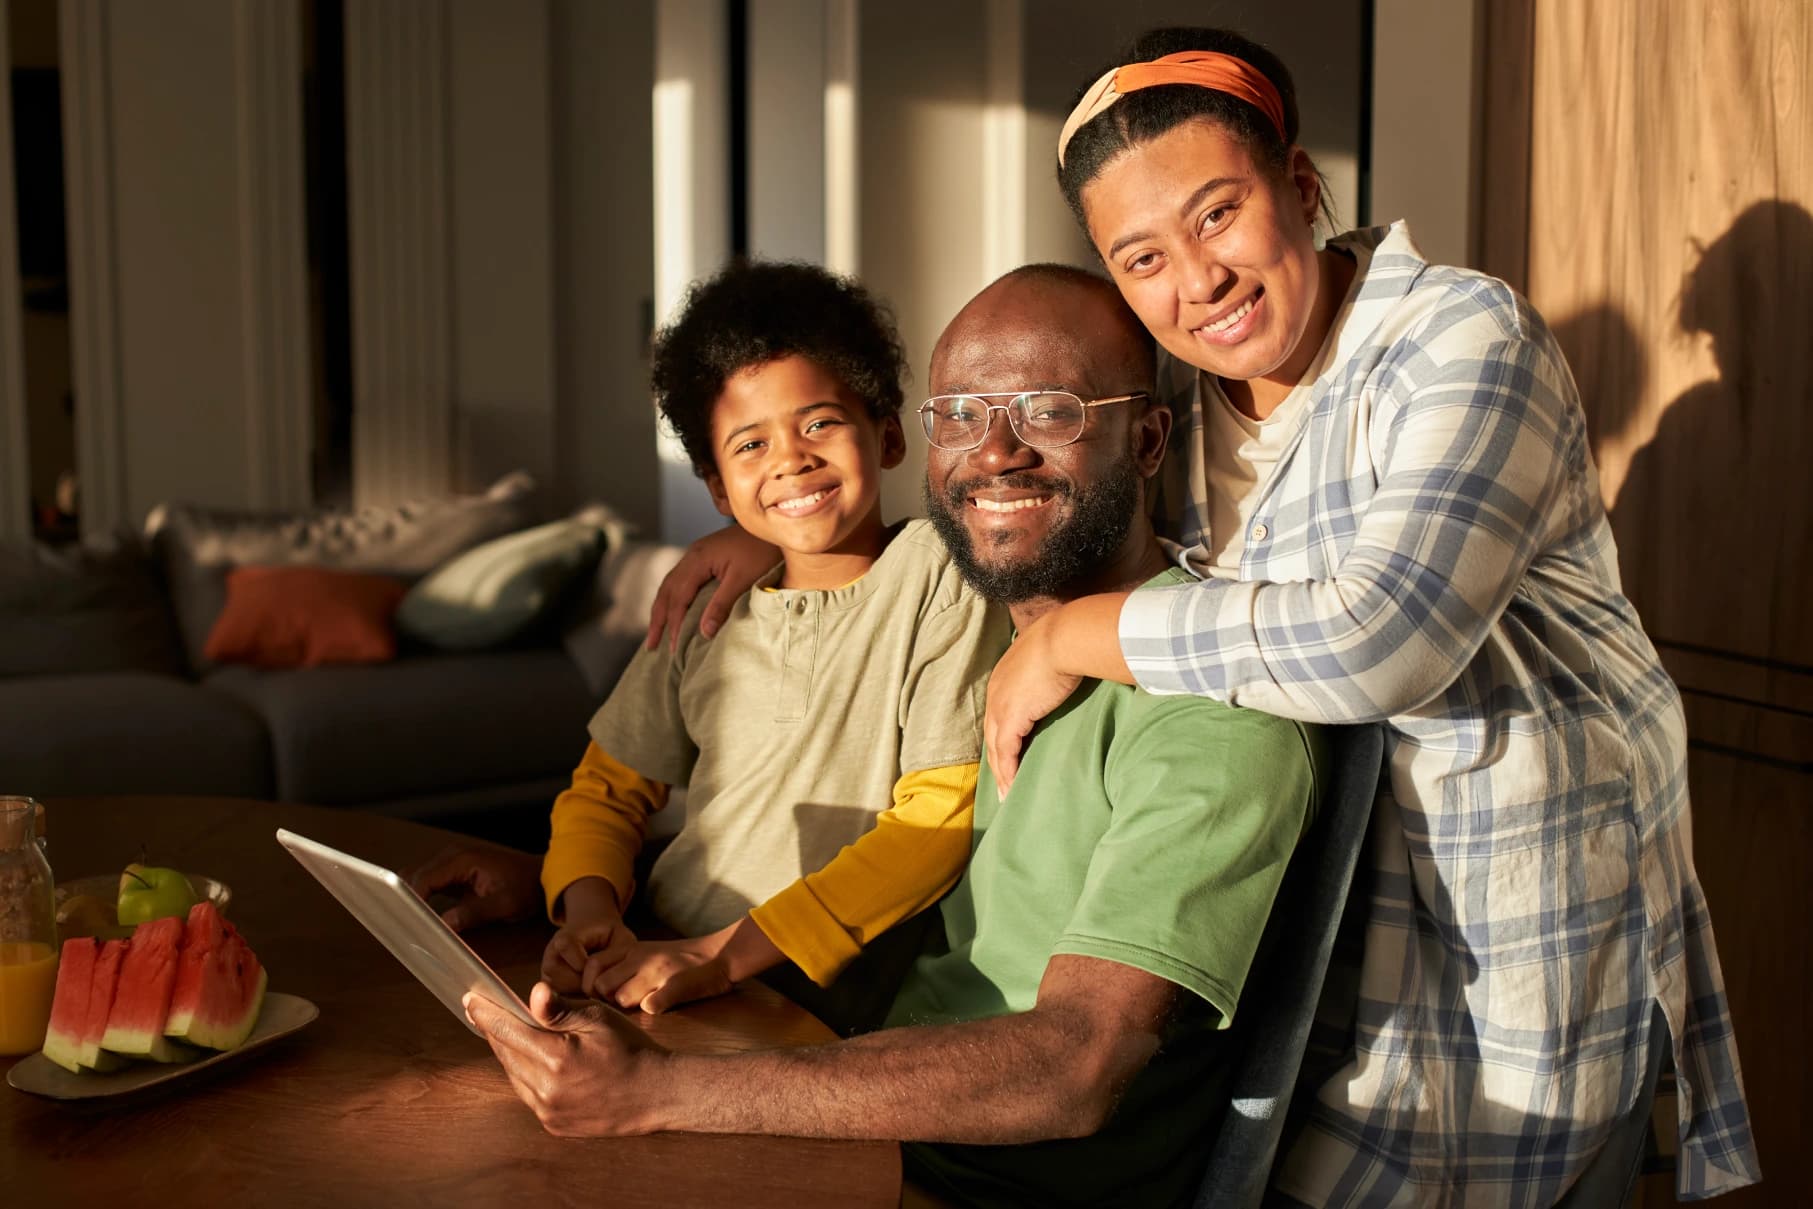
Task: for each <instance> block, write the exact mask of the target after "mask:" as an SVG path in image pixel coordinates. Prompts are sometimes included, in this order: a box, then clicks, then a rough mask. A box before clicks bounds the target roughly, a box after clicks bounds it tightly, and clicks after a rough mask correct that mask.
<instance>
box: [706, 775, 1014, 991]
mask: <svg viewBox="0 0 1813 1209" xmlns="http://www.w3.org/2000/svg"><path fill="white" fill-rule="evenodd" d="M979 772H980V766H979V765H976V764H959V765H952V766H949V767H945V768H927V769H922V770H920V771H918V772H910V773H907V774H906V775H905V776H903V777H901V778H900V780H899V781H898V782H896V783H895V786H894V804H893V805H892V806H890V807H888V809H886V810H884V811H883V812H882V813H881V814H880V815H879V816H878V817H877V818H876V820H875V826H873V827H872V828H870V829H869V830H868V831H867V832H865V833H864V834H863V835H862V836H861V837H860V838H859V839H857V841H856V842H855V843H853V844H849V845H847V846H846V847H844V849H843V850H842V851H840V852H839V853H838V854H837V855H836V856H835V857H833V858H831V861H830V863H829V864H827V865H826V866H825V867H824V868H822V869H819V870H817V871H816V872H813V873H809V874H807V875H806V876H804V877H802V878H800V879H799V880H797V881H795V882H794V883H793V884H792V885H789V886H787V887H786V888H785V889H783V890H781V891H780V892H779V893H777V894H776V895H775V896H774V897H773V898H770V899H769V900H768V901H767V902H765V903H763V904H762V905H761V906H759V907H756V908H755V909H754V910H753V911H751V912H750V916H751V917H752V918H753V919H754V920H755V923H756V925H757V926H758V927H760V928H761V929H762V931H763V932H764V933H765V934H766V935H767V936H768V938H769V939H770V940H771V941H773V942H774V944H775V947H776V948H778V949H779V950H780V951H781V952H782V953H784V954H786V956H787V957H788V959H790V960H791V961H792V962H793V963H794V964H795V965H797V966H799V968H800V969H801V970H802V971H803V972H804V973H805V974H806V976H807V977H808V978H810V979H812V981H814V982H816V983H818V984H819V985H820V986H827V985H829V984H830V982H831V980H832V979H834V978H836V977H837V975H838V974H839V973H841V972H842V971H843V969H844V967H845V966H847V965H849V964H850V962H852V961H854V960H855V959H856V957H857V955H858V954H859V953H861V952H862V949H863V947H864V946H865V945H867V944H869V943H870V942H871V941H873V940H874V939H875V938H876V937H877V936H879V935H881V934H882V933H883V932H885V931H887V930H888V929H889V928H891V927H893V926H894V925H895V924H897V923H899V922H900V921H901V920H903V919H906V918H908V917H910V916H912V915H915V914H917V913H918V912H920V911H922V910H924V909H925V908H927V907H929V906H931V905H932V904H933V903H935V902H937V901H938V899H940V898H941V897H943V896H944V894H945V892H946V891H948V890H949V889H950V888H951V887H952V886H954V885H956V884H957V879H958V878H959V877H961V876H962V875H963V868H964V866H965V865H966V864H967V863H968V861H969V853H970V831H971V820H972V818H973V816H974V814H975V806H976V779H977V776H978V774H979ZM739 976H741V975H739Z"/></svg>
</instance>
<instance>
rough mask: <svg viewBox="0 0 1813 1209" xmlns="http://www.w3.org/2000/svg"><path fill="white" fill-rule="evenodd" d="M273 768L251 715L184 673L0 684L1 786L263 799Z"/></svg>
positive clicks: (57, 793)
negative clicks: (178, 675)
mask: <svg viewBox="0 0 1813 1209" xmlns="http://www.w3.org/2000/svg"><path fill="white" fill-rule="evenodd" d="M270 769H271V762H270V749H269V747H268V745H267V744H266V742H265V734H264V726H263V725H262V724H261V723H260V722H259V721H258V719H257V718H256V717H254V716H253V715H252V713H251V712H250V711H249V710H247V709H246V708H245V707H244V706H242V705H241V704H239V703H238V702H236V701H234V700H233V699H232V698H230V697H226V696H224V695H222V694H219V693H210V692H208V691H207V690H205V689H203V688H200V687H199V686H197V685H194V684H191V683H189V682H188V681H186V680H178V679H175V678H174V677H168V676H152V675H146V674H144V673H141V672H109V673H102V674H98V675H91V676H45V677H35V676H34V677H24V678H21V679H17V680H6V681H0V783H4V785H5V787H6V788H5V792H7V793H28V794H30V795H32V796H33V797H36V798H56V797H63V796H79V795H84V794H123V793H133V794H137V793H192V794H221V795H226V796H229V797H247V798H268V797H270V795H271V775H270ZM121 842H122V843H123V844H124V843H130V844H136V843H137V840H135V839H132V837H130V836H126V837H122V838H121ZM52 860H53V862H54V860H55V854H54V853H53V854H52ZM67 872H69V873H77V872H81V871H80V870H75V869H71V870H67Z"/></svg>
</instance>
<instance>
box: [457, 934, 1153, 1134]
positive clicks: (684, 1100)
mask: <svg viewBox="0 0 1813 1209" xmlns="http://www.w3.org/2000/svg"><path fill="white" fill-rule="evenodd" d="M1176 996H1177V988H1176V987H1175V986H1173V985H1172V984H1171V983H1169V982H1167V981H1165V980H1164V979H1162V978H1157V977H1154V976H1153V975H1151V974H1149V973H1146V972H1145V971H1142V970H1138V969H1134V968H1132V967H1129V966H1125V965H1121V964H1118V963H1116V962H1112V961H1099V960H1096V959H1093V958H1088V957H1069V956H1057V957H1053V958H1052V959H1051V962H1050V964H1049V965H1048V966H1047V968H1046V971H1045V977H1044V981H1043V982H1042V983H1041V984H1040V987H1039V998H1038V1002H1037V1003H1036V1005H1035V1006H1034V1007H1033V1008H1032V1009H1031V1010H1030V1011H1025V1012H1018V1013H1014V1014H1011V1015H1006V1016H997V1017H993V1018H991V1019H987V1020H974V1021H968V1022H965V1023H961V1024H948V1025H938V1026H932V1027H924V1028H898V1029H884V1030H882V1031H881V1032H876V1033H870V1034H867V1035H866V1036H863V1037H859V1038H856V1039H855V1040H852V1041H846V1042H840V1043H836V1044H832V1045H823V1046H814V1047H808V1048H802V1049H787V1050H769V1051H763V1052H758V1053H748V1054H730V1055H719V1054H675V1053H670V1052H667V1051H665V1050H661V1049H658V1048H656V1047H654V1046H652V1044H651V1043H650V1042H649V1041H648V1038H647V1035H646V1034H644V1033H643V1032H642V1031H641V1030H640V1029H637V1028H636V1027H635V1026H634V1025H632V1024H629V1023H628V1022H627V1021H625V1020H624V1019H623V1018H622V1016H621V1015H620V1014H618V1013H616V1012H615V1011H614V1010H613V1009H611V1008H607V1007H604V1006H603V1005H599V1004H592V1005H588V1006H584V1007H569V1006H565V1005H559V1004H554V1003H553V1002H552V1001H551V998H550V997H549V996H548V995H547V994H546V988H545V987H541V986H538V987H537V988H536V990H535V993H534V994H533V995H532V996H531V997H530V1006H531V1009H532V1010H534V1011H535V1012H536V1013H537V1015H538V1017H540V1018H541V1019H542V1020H543V1021H544V1023H545V1024H547V1025H549V1026H550V1027H551V1028H552V1029H553V1030H554V1032H555V1033H559V1034H565V1035H554V1034H551V1033H548V1032H536V1031H533V1030H530V1029H527V1028H525V1027H523V1026H522V1025H521V1024H520V1023H518V1022H517V1021H515V1020H514V1019H513V1018H511V1017H509V1016H508V1015H507V1014H505V1013H504V1012H502V1011H501V1010H499V1009H497V1008H495V1007H492V1006H491V1005H489V1004H486V1003H484V1002H482V1001H473V1002H472V1003H471V1006H470V1007H469V1009H468V1010H469V1012H470V1014H471V1015H472V1017H473V1020H474V1022H475V1023H476V1024H477V1025H478V1026H479V1028H480V1029H481V1030H482V1031H483V1032H484V1033H485V1034H486V1036H487V1037H488V1038H489V1039H490V1041H491V1045H492V1049H493V1050H494V1051H495V1052H496V1053H497V1056H498V1059H499V1060H500V1061H501V1062H502V1063H503V1065H504V1067H505V1069H506V1070H508V1071H509V1072H510V1074H511V1077H512V1078H511V1081H512V1083H513V1084H514V1085H515V1086H516V1087H517V1088H518V1091H519V1094H522V1095H523V1098H524V1100H525V1101H526V1102H527V1103H528V1104H529V1106H530V1107H531V1108H532V1109H534V1111H535V1113H536V1115H537V1116H538V1117H539V1118H540V1119H541V1122H542V1125H543V1126H544V1127H545V1128H546V1129H547V1130H548V1132H550V1133H554V1134H559V1135H563V1136H620V1135H627V1134H641V1133H652V1132H655V1131H659V1130H682V1131H686V1132H694V1133H745V1134H750V1133H761V1134H785V1135H790V1136H794V1137H821V1138H883V1139H886V1138H894V1139H900V1140H903V1141H930V1142H964V1143H988V1144H1008V1143H1018V1142H1031V1141H1040V1140H1044V1139H1048V1138H1059V1137H1082V1136H1086V1135H1088V1134H1090V1133H1093V1132H1095V1131H1096V1130H1098V1129H1100V1128H1101V1126H1102V1125H1103V1124H1104V1123H1105V1122H1106V1121H1107V1120H1108V1118H1109V1116H1110V1115H1111V1114H1112V1113H1113V1111H1114V1107H1115V1104H1116V1102H1117V1101H1118V1099H1119V1096H1120V1094H1121V1092H1122V1090H1124V1089H1125V1087H1126V1086H1127V1084H1128V1083H1129V1082H1131V1081H1132V1079H1133V1076H1135V1075H1136V1074H1138V1073H1139V1071H1140V1070H1142V1069H1143V1068H1144V1067H1145V1066H1146V1064H1147V1063H1148V1062H1149V1061H1151V1059H1152V1056H1153V1055H1154V1054H1156V1053H1157V1052H1158V1049H1159V1046H1160V1044H1161V1042H1162V1041H1163V1039H1164V1037H1165V1034H1166V1030H1167V1028H1168V1026H1169V1023H1170V1019H1171V1013H1172V1010H1173V1007H1174V1005H1175V1003H1176Z"/></svg>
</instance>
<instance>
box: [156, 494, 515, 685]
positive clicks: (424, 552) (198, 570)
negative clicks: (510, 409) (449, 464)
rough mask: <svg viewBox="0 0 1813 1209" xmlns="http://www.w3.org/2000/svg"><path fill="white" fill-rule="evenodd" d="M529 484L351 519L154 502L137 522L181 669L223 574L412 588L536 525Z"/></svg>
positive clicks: (217, 606) (193, 661) (220, 594)
mask: <svg viewBox="0 0 1813 1209" xmlns="http://www.w3.org/2000/svg"><path fill="white" fill-rule="evenodd" d="M539 507H540V506H539V502H538V498H537V492H536V490H535V483H534V480H532V479H531V478H529V476H528V475H526V474H513V475H510V476H509V477H507V478H504V479H501V480H499V482H498V483H497V484H496V485H495V486H493V487H492V488H491V489H490V490H489V491H487V492H485V493H484V494H483V495H469V496H457V497H453V498H448V499H440V500H429V501H425V502H422V503H412V504H402V505H398V506H397V507H394V508H365V509H362V510H360V511H357V512H314V513H290V514H273V513H256V512H233V511H225V510H221V509H213V508H200V507H196V506H194V505H189V504H160V505H159V506H158V507H156V508H154V509H152V511H151V515H150V516H149V517H147V518H146V520H145V530H146V532H147V534H149V535H151V537H152V541H153V543H154V546H155V549H156V550H157V553H158V556H159V558H160V559H161V561H162V563H163V567H164V576H165V579H166V581H167V582H168V583H169V587H170V595H171V599H172V602H173V604H174V605H175V608H176V618H177V624H178V626H179V628H180V629H181V632H182V640H183V646H184V648H185V650H186V651H187V653H188V657H189V663H190V666H192V667H193V668H195V669H196V671H197V672H198V673H200V672H203V671H206V670H209V669H210V668H212V667H213V666H214V665H213V664H211V663H210V662H209V661H208V660H207V659H206V658H205V657H204V656H203V655H202V650H203V648H204V647H205V646H206V645H207V642H208V631H209V630H211V629H212V628H213V626H214V620H215V618H217V617H219V616H220V610H221V607H222V606H223V605H225V603H226V577H227V572H228V571H229V570H231V569H232V568H234V567H239V566H251V565H258V566H275V565H306V566H321V567H335V568H338V569H340V570H345V571H370V572H375V573H377V574H380V575H394V576H397V577H398V578H400V579H406V580H412V581H413V580H415V579H419V578H420V577H421V576H423V575H426V574H427V573H428V572H429V571H430V570H432V569H434V568H435V567H436V566H439V565H440V564H441V563H443V562H445V561H446V560H447V559H449V558H452V557H453V556H454V555H456V554H459V553H461V552H462V551H465V550H469V549H471V548H472V547H473V546H476V545H478V544H479V543H480V542H485V541H489V540H491V539H492V538H494V537H502V536H503V535H504V534H506V533H514V532H516V531H517V530H518V529H522V528H524V527H526V526H528V525H532V524H534V523H535V521H536V520H538V519H539Z"/></svg>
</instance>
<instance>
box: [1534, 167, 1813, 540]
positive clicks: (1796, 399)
mask: <svg viewBox="0 0 1813 1209" xmlns="http://www.w3.org/2000/svg"><path fill="white" fill-rule="evenodd" d="M1809 314H1813V214H1809V213H1808V212H1807V211H1806V210H1805V209H1803V208H1802V207H1800V206H1798V205H1795V204H1793V203H1791V202H1784V201H1763V202H1757V203H1756V204H1754V205H1752V206H1751V207H1749V208H1748V209H1747V210H1745V211H1744V212H1743V213H1742V214H1740V215H1739V216H1738V218H1737V219H1736V220H1735V221H1734V222H1733V223H1732V224H1731V226H1730V227H1728V228H1727V229H1726V230H1725V233H1724V234H1723V235H1721V236H1719V238H1718V239H1716V240H1714V241H1713V242H1712V243H1711V244H1709V245H1707V246H1705V247H1703V248H1701V249H1700V255H1699V258H1698V260H1697V261H1695V263H1694V265H1693V267H1692V268H1691V269H1690V270H1689V271H1688V273H1687V275H1686V277H1685V278H1684V279H1683V281H1682V284H1681V293H1680V297H1679V301H1678V304H1677V308H1676V316H1675V318H1676V323H1677V325H1678V328H1679V331H1680V333H1681V335H1682V336H1684V337H1686V338H1689V339H1692V338H1696V337H1700V336H1704V337H1706V338H1707V339H1709V340H1710V342H1711V348H1712V355H1713V360H1714V362H1715V363H1716V365H1717V367H1718V376H1717V377H1714V378H1711V379H1708V380H1706V381H1703V382H1699V383H1697V384H1695V385H1694V386H1692V387H1689V388H1688V389H1687V390H1686V391H1684V392H1682V393H1681V394H1680V395H1678V396H1677V397H1676V398H1674V399H1673V400H1672V401H1670V402H1669V403H1667V404H1666V405H1665V406H1664V407H1662V408H1661V409H1660V411H1659V418H1658V419H1657V421H1656V428H1655V432H1654V434H1653V436H1648V437H1646V436H1645V435H1644V434H1643V433H1642V432H1641V430H1640V424H1641V421H1642V418H1643V417H1642V408H1641V406H1640V403H1641V399H1642V393H1643V387H1644V384H1645V381H1646V378H1647V369H1646V356H1645V350H1644V346H1643V342H1642V339H1641V338H1640V337H1639V335H1638V334H1637V332H1636V330H1635V329H1634V328H1633V326H1632V325H1631V322H1630V321H1629V320H1628V319H1626V318H1625V317H1624V315H1623V314H1622V313H1621V312H1619V311H1618V310H1617V309H1616V308H1614V307H1609V306H1607V307H1593V308H1589V309H1587V310H1585V311H1581V312H1579V313H1577V314H1575V315H1572V316H1569V317H1568V318H1567V319H1565V320H1563V321H1561V322H1560V323H1558V324H1556V325H1555V335H1556V338H1557V339H1558V340H1559V341H1560V343H1561V347H1562V349H1563V351H1564V352H1565V353H1566V354H1567V357H1568V363H1569V365H1570V366H1572V367H1573V370H1574V374H1575V377H1576V380H1577V381H1578V383H1579V385H1580V392H1581V397H1582V398H1583V399H1586V400H1587V401H1588V404H1589V410H1588V417H1587V418H1588V433H1589V439H1590V440H1591V443H1592V447H1593V453H1594V456H1595V458H1597V459H1598V460H1599V462H1600V465H1601V467H1602V468H1605V469H1606V470H1607V473H1606V474H1605V476H1604V477H1605V483H1604V488H1605V494H1606V506H1607V508H1608V509H1611V510H1612V511H1613V513H1614V515H1616V514H1617V513H1619V512H1621V511H1625V510H1632V511H1651V510H1657V511H1659V512H1660V513H1675V512H1677V511H1678V510H1680V509H1683V508H1685V509H1689V510H1691V511H1692V512H1694V513H1697V514H1698V515H1701V516H1708V515H1715V514H1716V512H1717V511H1718V510H1720V509H1722V508H1725V507H1728V506H1729V504H1730V502H1731V491H1732V488H1733V486H1734V485H1735V483H1736V481H1737V476H1740V475H1743V474H1745V473H1747V472H1751V471H1753V470H1754V468H1755V464H1756V463H1755V455H1756V454H1757V452H1758V451H1759V450H1762V449H1765V448H1766V447H1767V446H1768V445H1769V444H1770V443H1773V442H1776V441H1785V442H1788V443H1793V441H1794V436H1793V434H1794V432H1795V431H1796V430H1797V429H1799V428H1801V427H1802V426H1804V425H1805V424H1806V423H1807V419H1806V415H1805V413H1806V411H1807V409H1808V408H1809V407H1813V331H1809V329H1808V327H1807V316H1808V315H1809Z"/></svg>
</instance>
